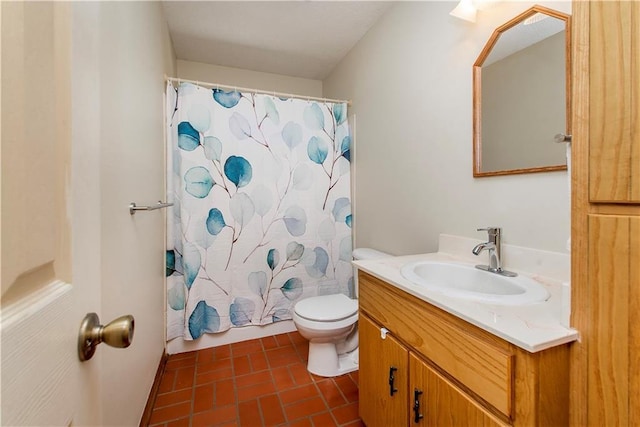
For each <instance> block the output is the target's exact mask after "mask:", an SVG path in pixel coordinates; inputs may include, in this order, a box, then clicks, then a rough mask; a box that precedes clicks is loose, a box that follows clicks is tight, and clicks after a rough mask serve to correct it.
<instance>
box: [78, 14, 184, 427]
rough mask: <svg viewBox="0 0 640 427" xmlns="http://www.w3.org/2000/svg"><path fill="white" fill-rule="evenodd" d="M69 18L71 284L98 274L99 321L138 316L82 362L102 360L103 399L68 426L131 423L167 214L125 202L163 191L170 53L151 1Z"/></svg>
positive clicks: (149, 352) (154, 326)
mask: <svg viewBox="0 0 640 427" xmlns="http://www.w3.org/2000/svg"><path fill="white" fill-rule="evenodd" d="M73 19H74V34H73V37H74V59H73V73H74V87H73V91H74V93H73V103H74V107H73V108H74V119H73V120H74V124H73V131H74V138H73V144H74V171H73V172H74V175H73V182H72V187H73V192H74V208H73V211H74V222H73V227H74V230H73V232H74V251H73V253H74V284H77V285H78V286H79V288H80V289H81V287H82V283H84V282H87V281H99V282H100V289H101V292H100V296H99V298H98V306H97V307H95V306H89V307H87V310H89V311H91V310H95V311H96V312H98V314H99V316H100V320H102V321H103V322H105V323H106V322H109V321H110V320H112V319H114V318H116V317H118V316H120V315H123V314H132V315H133V316H134V317H135V322H136V323H135V333H134V339H133V343H132V345H131V346H130V347H129V348H127V349H114V348H110V347H108V346H106V345H104V344H103V345H101V346H100V347H99V348H98V349H97V354H96V359H95V360H91V361H89V362H86V363H85V364H84V365H85V366H84V367H83V368H84V369H85V370H87V371H88V370H90V369H91V367H93V368H94V369H95V367H96V366H99V370H98V371H99V374H100V376H101V381H100V384H99V387H98V388H97V389H94V390H92V391H91V393H92V394H94V395H95V396H99V397H100V398H101V407H95V405H94V407H92V408H91V410H92V411H95V412H96V413H97V414H98V415H96V414H95V413H94V414H92V413H91V411H87V412H86V413H82V414H79V415H78V417H77V419H75V420H74V424H77V425H86V424H99V425H137V424H138V423H139V421H140V417H141V415H142V412H143V409H144V406H145V404H146V400H147V397H148V395H149V390H150V388H151V385H152V383H153V379H154V376H155V372H156V369H157V367H158V362H159V360H160V357H161V354H162V352H163V349H164V315H163V313H164V293H163V280H164V266H163V258H164V237H163V230H164V219H163V212H162V211H154V212H147V213H140V214H137V215H136V216H135V217H132V216H131V215H129V211H128V205H129V203H130V202H132V201H135V202H137V203H138V204H152V203H155V202H156V201H158V200H160V199H162V198H163V197H164V174H165V172H164V138H163V92H164V75H165V74H168V75H171V74H175V55H174V54H173V49H172V47H171V42H170V39H169V35H168V29H167V25H166V23H165V20H164V16H163V12H162V6H161V5H160V4H159V3H157V2H99V3H93V2H88V3H85V2H79V3H74V18H73ZM81 374H82V375H87V376H88V375H90V373H87V372H83V373H81ZM93 374H95V372H93ZM91 393H89V394H91ZM86 399H87V401H90V400H91V397H90V396H86Z"/></svg>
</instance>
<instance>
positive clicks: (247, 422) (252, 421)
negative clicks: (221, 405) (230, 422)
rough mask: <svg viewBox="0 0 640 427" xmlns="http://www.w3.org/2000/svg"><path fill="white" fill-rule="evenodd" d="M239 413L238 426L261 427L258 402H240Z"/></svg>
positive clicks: (254, 400) (255, 400)
mask: <svg viewBox="0 0 640 427" xmlns="http://www.w3.org/2000/svg"><path fill="white" fill-rule="evenodd" d="M238 411H239V412H240V425H243V426H261V425H262V419H261V418H260V410H259V408H258V400H257V399H253V400H248V401H246V402H240V405H239V406H238Z"/></svg>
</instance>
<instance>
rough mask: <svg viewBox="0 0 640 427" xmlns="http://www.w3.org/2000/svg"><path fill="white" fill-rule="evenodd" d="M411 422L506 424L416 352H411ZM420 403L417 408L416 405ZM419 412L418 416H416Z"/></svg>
mask: <svg viewBox="0 0 640 427" xmlns="http://www.w3.org/2000/svg"><path fill="white" fill-rule="evenodd" d="M409 372H410V380H409V394H410V396H411V403H412V404H411V407H412V411H411V414H410V417H411V426H416V427H417V426H430V427H431V426H433V427H448V426H451V427H453V426H474V427H485V426H487V427H488V426H506V425H508V424H505V423H503V422H502V421H500V420H499V419H498V418H497V417H495V416H494V415H493V414H491V413H489V412H487V411H486V410H485V409H484V408H482V407H481V406H480V405H479V404H478V403H477V402H475V401H474V400H473V399H472V398H471V397H469V396H467V394H466V393H464V392H463V391H462V390H460V389H458V388H457V387H456V386H455V385H454V384H452V383H451V382H449V381H448V380H447V379H446V378H444V377H443V376H441V375H440V374H439V373H437V372H436V371H435V370H433V369H432V368H431V367H430V366H428V365H427V364H425V363H424V362H423V361H421V360H420V359H418V358H417V357H416V356H415V355H414V354H410V356H409ZM416 401H417V404H418V405H419V408H418V410H417V411H416V409H415V406H416ZM416 413H417V414H418V418H416Z"/></svg>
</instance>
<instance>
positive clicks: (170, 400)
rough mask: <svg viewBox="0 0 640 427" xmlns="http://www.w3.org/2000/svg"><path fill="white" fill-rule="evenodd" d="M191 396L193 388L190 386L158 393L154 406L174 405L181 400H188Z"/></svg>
mask: <svg viewBox="0 0 640 427" xmlns="http://www.w3.org/2000/svg"><path fill="white" fill-rule="evenodd" d="M192 397H193V390H192V389H190V388H187V389H184V390H180V391H172V392H170V393H164V394H159V395H158V397H156V403H155V407H156V408H162V407H164V406H169V405H176V404H178V403H182V402H189V401H191V398H192Z"/></svg>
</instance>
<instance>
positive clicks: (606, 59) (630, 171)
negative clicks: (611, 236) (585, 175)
mask: <svg viewBox="0 0 640 427" xmlns="http://www.w3.org/2000/svg"><path fill="white" fill-rule="evenodd" d="M589 6H590V8H591V11H590V12H591V13H590V22H589V24H590V48H589V55H590V60H589V72H590V77H589V93H590V111H589V154H590V156H589V198H590V200H591V202H592V203H599V202H614V203H638V202H640V114H639V112H640V55H638V50H639V49H640V2H635V1H593V2H590V3H589Z"/></svg>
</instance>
